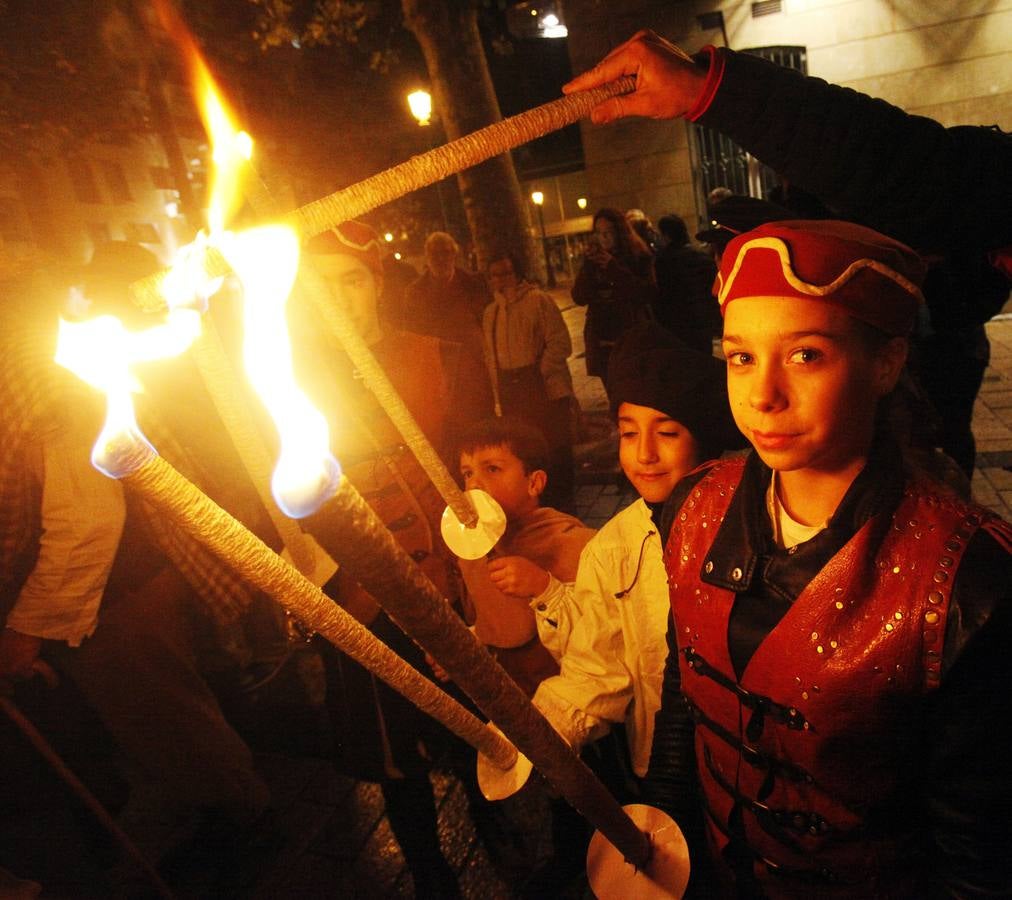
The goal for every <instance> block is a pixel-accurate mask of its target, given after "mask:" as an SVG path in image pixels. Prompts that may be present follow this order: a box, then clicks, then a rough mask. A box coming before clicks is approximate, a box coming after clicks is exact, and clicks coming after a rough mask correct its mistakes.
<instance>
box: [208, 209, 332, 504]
mask: <svg viewBox="0 0 1012 900" xmlns="http://www.w3.org/2000/svg"><path fill="white" fill-rule="evenodd" d="M219 249H220V250H221V253H222V255H223V256H224V257H225V259H226V260H228V264H229V265H230V266H231V267H232V270H233V271H234V272H235V273H236V274H237V275H238V276H239V279H240V281H242V284H243V290H244V304H245V315H244V325H245V331H246V333H245V338H244V343H243V358H244V361H245V364H246V374H247V376H248V377H249V380H250V383H251V384H252V385H253V387H254V389H255V390H256V392H257V394H258V395H259V397H260V399H261V401H262V402H263V404H264V406H265V407H266V408H267V411H268V412H269V413H270V414H271V416H272V418H273V419H274V423H275V425H276V426H277V429H278V433H279V435H280V438H281V453H280V456H279V458H278V462H277V466H276V467H275V469H274V477H273V479H272V482H271V489H272V491H273V493H274V499H275V500H276V501H277V503H278V506H279V507H281V509H282V510H283V511H284V512H285V514H286V515H289V516H291V517H292V518H302V517H303V516H307V515H310V514H311V513H313V512H315V511H316V509H317V508H318V507H319V506H320V504H322V503H323V502H324V501H325V500H326V499H327V498H328V497H330V495H331V494H332V493H333V491H334V489H335V488H336V487H337V482H338V479H339V478H340V474H341V471H340V468H339V466H338V464H337V460H336V459H334V457H333V456H332V455H331V453H330V449H329V445H330V430H329V429H328V427H327V421H326V419H324V417H323V416H322V415H321V414H320V413H319V411H317V410H316V409H315V408H314V407H313V405H312V404H311V403H310V402H309V400H308V398H307V397H306V396H305V394H303V393H302V391H301V390H300V388H299V387H298V385H297V383H296V381H295V371H294V367H293V365H292V352H291V343H290V341H289V338H288V323H287V320H286V319H285V301H286V300H287V299H288V294H289V292H290V291H291V289H292V285H293V284H294V282H295V276H296V273H297V272H298V268H299V240H298V237H297V236H296V234H295V232H294V231H292V229H290V228H287V227H285V226H282V225H266V226H264V227H262V228H254V229H250V230H249V231H244V232H242V233H241V234H235V235H233V234H229V233H226V234H224V235H222V236H221V239H220V241H219Z"/></svg>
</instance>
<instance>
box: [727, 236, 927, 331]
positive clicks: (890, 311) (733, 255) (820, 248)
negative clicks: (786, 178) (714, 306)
mask: <svg viewBox="0 0 1012 900" xmlns="http://www.w3.org/2000/svg"><path fill="white" fill-rule="evenodd" d="M924 271H925V268H924V263H923V262H922V261H921V258H920V257H919V256H918V255H917V254H916V253H915V252H914V251H913V250H911V249H910V248H909V247H907V246H906V245H905V244H901V243H900V242H899V241H894V240H893V239H892V238H889V237H886V236H885V235H884V234H879V233H878V232H877V231H872V229H870V228H865V227H863V226H861V225H855V224H853V223H852V222H837V221H830V220H817V221H788V222H769V223H767V224H765V225H760V226H759V227H758V228H755V229H753V230H752V231H747V232H745V233H744V234H740V235H738V236H737V237H736V238H734V240H732V241H731V242H730V243H729V244H728V245H727V249H726V250H725V251H724V254H723V256H722V257H721V262H720V272H719V273H718V274H717V282H716V284H715V285H714V289H715V292H716V294H717V301H718V302H719V303H720V312H721V315H723V314H724V312H725V310H726V309H727V305H728V304H729V303H730V302H731V301H732V300H737V299H738V298H740V297H798V298H801V299H805V300H821V301H823V302H826V303H832V304H834V305H835V306H838V307H840V308H841V309H842V310H844V311H845V312H847V313H848V314H849V315H851V316H853V317H854V318H855V319H860V320H861V321H862V322H867V323H868V324H869V325H873V326H875V327H876V328H879V329H881V330H882V331H884V332H886V333H887V334H892V335H906V334H909V333H910V332H911V331H912V330H913V327H914V323H915V321H916V319H917V308H918V305H919V304H920V303H923V302H924V297H923V295H922V294H921V289H920V284H921V282H922V281H923V280H924Z"/></svg>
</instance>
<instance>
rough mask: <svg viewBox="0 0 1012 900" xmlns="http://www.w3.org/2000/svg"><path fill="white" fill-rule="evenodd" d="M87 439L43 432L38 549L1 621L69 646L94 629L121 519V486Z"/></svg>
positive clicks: (123, 508) (74, 645)
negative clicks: (101, 466) (101, 467)
mask: <svg viewBox="0 0 1012 900" xmlns="http://www.w3.org/2000/svg"><path fill="white" fill-rule="evenodd" d="M93 440H94V435H88V436H85V435H81V434H73V433H68V432H66V431H62V430H61V431H58V432H55V433H53V434H52V435H49V436H47V438H46V439H45V442H44V446H43V450H42V464H43V466H44V473H43V487H42V535H41V538H40V541H39V556H38V560H37V561H36V563H35V568H34V569H33V570H32V571H31V573H30V574H29V576H28V578H27V579H26V580H25V583H24V585H23V586H22V588H21V592H20V594H19V595H18V598H17V600H16V601H15V603H14V607H13V609H12V610H11V612H10V613H9V615H8V616H7V627H8V628H12V629H14V630H15V631H20V632H21V633H23V634H30V635H34V636H35V637H41V638H48V639H51V640H60V641H66V642H67V643H69V644H70V645H71V646H72V647H76V646H77V645H78V644H80V643H81V641H82V640H84V638H86V637H88V635H90V634H91V633H92V632H93V631H94V630H95V626H96V624H97V622H98V609H99V605H100V604H101V601H102V595H103V593H104V592H105V586H106V581H107V580H108V578H109V572H110V571H111V570H112V564H113V559H114V558H115V556H116V548H117V546H118V544H119V539H120V534H121V533H122V530H123V523H124V521H125V519H126V504H125V501H124V499H123V488H122V486H121V485H120V483H119V482H118V481H116V480H114V479H112V478H109V477H108V476H106V475H103V474H102V473H101V472H99V471H98V470H97V469H95V467H94V466H92V464H91V458H90V457H91V441H93Z"/></svg>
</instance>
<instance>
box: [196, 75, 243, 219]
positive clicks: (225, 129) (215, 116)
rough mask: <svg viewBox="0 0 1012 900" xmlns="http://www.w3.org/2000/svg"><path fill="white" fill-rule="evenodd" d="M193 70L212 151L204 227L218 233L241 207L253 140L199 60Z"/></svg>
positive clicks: (201, 112)
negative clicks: (243, 185)
mask: <svg viewBox="0 0 1012 900" xmlns="http://www.w3.org/2000/svg"><path fill="white" fill-rule="evenodd" d="M194 68H195V78H196V80H197V85H198V87H197V90H198V95H199V106H200V114H201V119H203V121H204V128H205V129H206V130H207V134H208V137H210V139H211V145H212V148H213V149H212V152H211V160H212V161H213V163H214V166H213V168H212V175H211V184H210V187H209V192H208V198H207V227H208V230H209V231H210V232H211V234H218V233H219V232H222V231H224V230H225V225H226V223H228V221H229V220H230V219H231V218H232V215H233V214H234V213H235V212H237V211H238V209H239V207H240V206H241V204H242V181H243V176H244V175H245V174H246V173H247V171H248V167H247V165H246V163H248V162H249V161H250V160H251V159H252V158H253V139H252V138H251V137H250V136H249V135H248V134H247V133H246V132H245V131H241V130H240V129H239V127H238V125H236V122H235V118H234V116H233V115H232V112H231V110H229V108H228V106H226V104H225V101H224V99H223V98H222V95H221V93H220V92H219V91H218V89H217V86H216V85H215V82H214V79H213V78H212V77H211V73H210V71H209V70H208V68H207V66H206V65H205V64H204V61H203V60H202V59H200V58H199V57H198V58H197V59H196V60H195V61H194Z"/></svg>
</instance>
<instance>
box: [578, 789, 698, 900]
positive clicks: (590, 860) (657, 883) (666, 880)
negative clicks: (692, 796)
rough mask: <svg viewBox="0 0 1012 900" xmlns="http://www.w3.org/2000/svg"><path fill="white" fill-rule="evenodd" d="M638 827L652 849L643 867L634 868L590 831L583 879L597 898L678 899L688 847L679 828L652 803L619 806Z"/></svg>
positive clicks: (685, 883)
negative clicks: (590, 836) (648, 804)
mask: <svg viewBox="0 0 1012 900" xmlns="http://www.w3.org/2000/svg"><path fill="white" fill-rule="evenodd" d="M622 808H623V809H624V810H625V811H626V812H627V813H628V814H629V818H630V819H632V820H633V822H635V823H636V825H637V827H639V828H640V830H642V831H645V832H646V833H647V834H649V835H650V843H651V845H652V846H653V852H652V854H651V856H650V862H649V863H647V866H646V868H645V869H636V868H634V867H633V866H632V865H631V864H630V863H627V862H626V861H625V859H624V858H623V857H622V854H621V853H620V852H619V851H618V850H616V849H615V847H614V846H613V845H612V844H611V843H610V842H609V841H608V840H606V839H605V838H604V836H603V835H602V834H601V832H599V831H595V832H594V836H593V837H592V838H591V839H590V846H589V847H588V848H587V880H588V881H589V882H590V888H591V890H592V891H593V892H594V896H595V897H597V898H598V900H629V898H632V897H634V898H636V900H681V897H682V895H683V894H684V893H685V888H686V887H687V886H688V884H689V847H688V844H686V843H685V836H684V835H683V834H682V829H681V828H679V827H678V826H677V825H676V824H675V820H674V819H672V818H671V816H669V815H668V814H667V813H665V812H662V811H661V810H659V809H657V808H656V807H654V806H646V805H645V804H642V803H631V804H629V805H628V806H623V807H622Z"/></svg>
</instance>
